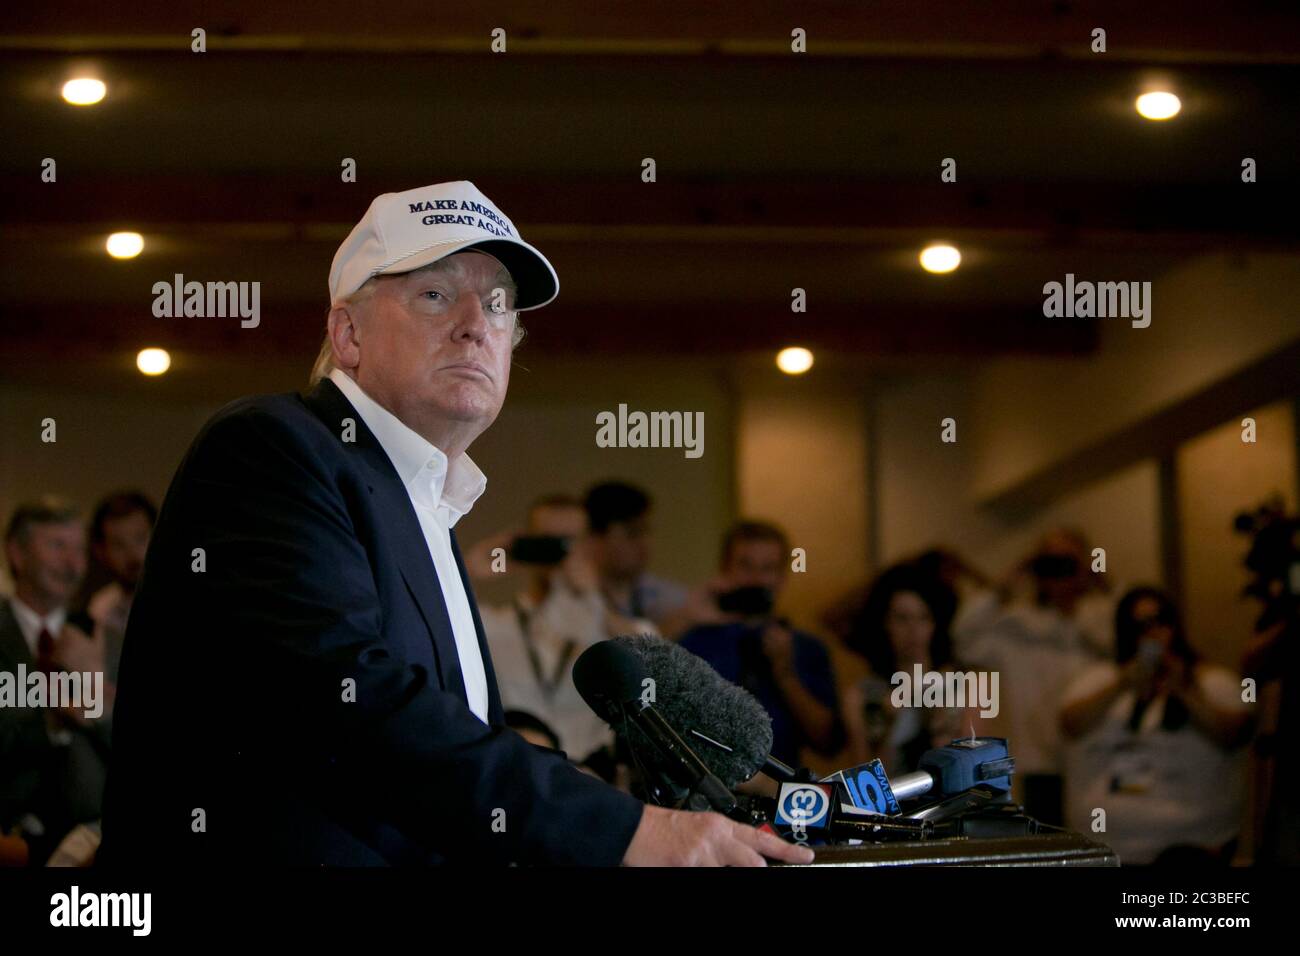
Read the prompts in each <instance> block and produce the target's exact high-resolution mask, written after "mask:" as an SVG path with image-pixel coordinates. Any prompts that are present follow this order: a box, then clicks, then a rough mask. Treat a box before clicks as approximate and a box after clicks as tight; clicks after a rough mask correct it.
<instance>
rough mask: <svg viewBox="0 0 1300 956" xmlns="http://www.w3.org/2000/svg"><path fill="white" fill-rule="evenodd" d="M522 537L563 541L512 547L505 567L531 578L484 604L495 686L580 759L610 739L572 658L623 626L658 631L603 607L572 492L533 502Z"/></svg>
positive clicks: (510, 706) (627, 630) (509, 705)
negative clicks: (534, 549)
mask: <svg viewBox="0 0 1300 956" xmlns="http://www.w3.org/2000/svg"><path fill="white" fill-rule="evenodd" d="M526 536H527V537H526V538H525V539H524V540H528V539H533V540H538V541H539V543H540V544H543V545H544V544H546V543H548V542H547V541H544V540H542V539H549V541H554V542H565V545H564V547H567V549H568V550H567V553H563V554H561V553H560V549H557V552H556V553H555V554H553V555H549V554H541V553H537V554H532V555H530V554H528V553H527V551H526V550H523V551H515V549H514V548H513V547H512V548H511V551H512V552H514V553H512V554H511V555H509V556H508V558H507V566H506V570H507V571H510V570H512V569H513V568H514V567H515V566H520V567H522V568H524V569H525V570H526V572H527V581H526V583H525V585H524V587H522V588H521V589H520V590H519V592H518V593H517V594H516V595H515V597H514V599H513V600H512V601H511V602H510V603H509V604H505V605H501V606H499V607H489V606H484V607H482V608H481V609H480V610H481V612H482V615H483V628H484V631H485V632H486V634H487V639H488V644H489V646H490V647H491V648H492V663H493V666H494V667H495V668H496V674H497V686H498V687H500V688H501V701H502V704H503V705H504V706H505V707H506V709H507V710H518V711H524V712H525V713H528V714H531V715H533V716H534V717H536V718H538V719H539V720H541V721H542V722H543V723H545V724H547V725H548V726H549V727H550V728H551V729H552V730H553V731H554V732H555V734H556V736H557V737H559V740H560V748H561V749H562V750H564V751H565V753H567V754H568V755H569V757H570V758H571V759H573V760H576V761H579V762H581V761H583V760H584V759H585V758H587V757H589V756H591V754H592V753H593V752H594V751H596V750H598V749H600V748H602V747H604V746H606V745H607V744H609V743H611V742H612V734H611V732H610V729H609V725H608V724H606V723H605V721H604V720H603V719H601V718H600V717H598V716H597V715H596V713H595V712H594V711H593V710H592V709H591V707H589V706H588V705H587V703H586V701H584V700H583V699H582V697H581V695H580V694H579V693H578V691H577V688H576V687H574V684H573V662H574V660H576V659H577V657H578V655H579V654H581V653H582V652H583V651H584V650H586V649H587V648H588V647H590V646H591V645H592V644H594V643H596V642H598V641H603V640H605V639H607V638H611V637H616V636H618V635H620V634H646V633H655V629H654V625H653V624H651V623H650V622H649V621H643V620H636V619H633V618H626V617H623V616H622V615H620V614H617V613H616V612H614V611H612V610H610V609H609V608H608V607H606V605H605V602H604V601H603V600H602V598H601V594H600V589H599V585H598V579H597V576H596V570H595V567H594V566H593V564H592V562H591V559H590V557H589V556H588V553H587V545H588V539H587V514H586V510H585V509H584V508H583V505H582V502H581V501H579V500H578V499H577V498H574V497H570V496H568V495H549V496H547V497H544V498H540V499H538V500H537V501H535V502H534V503H533V505H532V507H531V508H529V510H528V521H527V524H526Z"/></svg>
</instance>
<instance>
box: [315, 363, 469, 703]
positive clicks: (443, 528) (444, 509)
mask: <svg viewBox="0 0 1300 956" xmlns="http://www.w3.org/2000/svg"><path fill="white" fill-rule="evenodd" d="M330 381H331V382H333V383H334V384H335V385H337V386H338V387H339V390H340V391H341V392H343V394H344V396H345V397H346V398H347V400H348V401H349V402H351V403H352V407H353V408H355V409H356V410H357V414H358V415H360V416H361V420H362V421H363V422H365V424H366V427H367V428H369V429H370V431H371V432H373V433H374V436H375V438H377V439H378V440H379V444H380V445H381V446H382V447H383V449H384V451H385V452H386V453H387V454H388V458H389V460H390V461H391V462H392V463H393V468H395V469H396V470H397V476H398V477H399V478H401V480H402V484H403V485H405V486H406V493H407V494H408V495H409V496H410V498H411V506H412V507H413V508H414V509H415V516H416V518H418V519H419V522H420V530H421V531H422V532H424V540H425V542H426V543H427V544H428V546H429V556H430V557H432V558H433V567H434V570H436V571H437V572H438V583H439V584H441V585H442V597H443V600H444V601H445V602H446V605H447V615H448V617H450V618H451V630H452V634H453V635H454V636H455V638H456V654H457V656H458V657H459V658H460V672H461V676H462V677H463V678H464V680H465V695H466V697H467V699H468V701H469V709H470V710H471V711H472V712H473V713H474V716H476V717H478V719H479V720H481V721H483V722H484V723H487V712H488V687H487V671H486V670H485V668H484V666H483V655H482V653H481V652H480V651H479V646H478V635H477V634H476V633H475V631H474V616H473V614H472V612H471V611H470V606H469V595H467V594H466V593H465V586H464V584H463V583H462V582H461V579H460V571H459V570H458V569H457V567H456V558H455V555H454V554H452V550H451V529H452V527H453V526H454V525H455V524H456V522H457V521H459V520H460V519H461V518H462V517H463V516H464V515H465V514H467V513H468V512H469V510H470V508H472V507H473V506H474V502H475V501H477V500H478V497H479V495H481V494H483V489H484V488H486V487H487V477H486V476H485V475H484V474H483V472H482V471H480V470H479V467H478V466H477V465H475V464H474V462H473V461H471V460H470V457H469V455H467V454H463V453H462V454H461V455H459V456H458V457H457V458H456V459H455V461H452V462H448V461H447V456H446V455H445V454H444V453H443V452H442V450H441V449H439V448H438V447H437V446H436V445H434V444H433V443H431V442H429V441H427V440H426V439H425V438H424V437H423V436H421V435H420V434H419V433H418V432H415V431H414V430H412V429H411V428H409V427H407V426H406V425H405V424H404V423H403V422H402V421H401V419H399V418H398V417H397V416H396V415H394V414H393V413H392V412H390V411H389V410H388V409H386V408H384V407H383V406H382V405H380V404H379V403H378V402H376V401H375V400H374V399H372V398H371V397H370V396H369V395H367V394H366V393H365V392H364V391H362V390H361V386H360V385H358V384H357V383H356V382H354V381H353V380H352V379H351V378H349V377H348V375H347V374H346V373H344V372H343V371H342V370H340V369H334V370H333V371H331V372H330Z"/></svg>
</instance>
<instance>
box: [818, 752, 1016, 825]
mask: <svg viewBox="0 0 1300 956" xmlns="http://www.w3.org/2000/svg"><path fill="white" fill-rule="evenodd" d="M1015 763H1016V762H1015V759H1014V758H1013V757H1011V756H1010V754H1009V753H1008V750H1007V741H1006V738H1004V737H966V738H962V739H958V740H954V741H952V742H951V743H950V744H948V745H947V746H945V747H935V748H934V749H932V750H927V751H926V752H925V753H924V754H922V756H921V761H920V764H919V766H918V769H917V770H916V771H915V772H913V773H905V774H903V775H902V776H900V777H898V778H897V779H895V780H892V781H891V780H890V779H889V776H888V774H886V773H885V768H884V765H883V764H882V763H881V762H880V760H878V759H877V760H873V761H871V762H870V763H867V764H863V765H861V766H858V767H853V768H850V769H848V770H841V771H838V772H837V773H833V774H831V775H830V776H829V777H826V778H824V780H823V782H826V783H835V784H836V785H837V789H840V788H842V792H843V793H845V794H847V795H848V799H849V803H850V804H851V805H852V806H854V807H857V808H858V809H860V810H868V811H870V812H872V813H883V814H896V813H898V812H899V806H898V803H899V801H900V800H908V799H910V798H912V797H919V796H922V795H924V794H927V793H929V792H930V791H932V790H933V791H935V792H936V794H937V795H938V796H939V797H941V798H944V797H951V796H955V795H957V794H959V793H964V792H965V791H967V790H971V789H973V788H975V787H977V786H980V785H984V786H988V787H991V788H992V789H994V790H999V791H1007V790H1010V789H1011V777H1010V774H1011V773H1012V772H1013V771H1014V769H1015Z"/></svg>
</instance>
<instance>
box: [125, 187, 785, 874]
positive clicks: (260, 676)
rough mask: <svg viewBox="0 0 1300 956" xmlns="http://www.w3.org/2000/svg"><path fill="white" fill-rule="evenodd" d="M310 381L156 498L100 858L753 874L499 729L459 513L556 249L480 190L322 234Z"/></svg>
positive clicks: (726, 847) (376, 205) (699, 819)
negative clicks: (318, 326) (542, 245)
mask: <svg viewBox="0 0 1300 956" xmlns="http://www.w3.org/2000/svg"><path fill="white" fill-rule="evenodd" d="M329 286H330V300H331V309H330V312H329V320H328V334H327V338H326V342H325V345H324V346H323V348H322V350H321V356H320V358H319V359H318V361H317V367H316V369H315V370H314V372H313V378H314V379H315V380H316V381H315V384H314V388H313V389H312V390H311V391H310V392H309V393H307V394H305V395H292V394H290V395H276V396H257V397H252V398H247V399H242V400H240V401H237V402H235V403H233V404H231V405H228V406H227V407H226V408H224V409H222V410H221V411H220V412H218V413H217V415H216V416H215V417H214V418H213V419H212V420H211V421H210V422H209V423H208V424H207V425H206V426H205V427H204V429H203V431H202V432H201V433H200V435H199V437H198V438H197V439H196V440H195V443H194V445H193V446H192V447H191V449H190V451H189V453H188V454H187V456H186V458H185V460H184V461H183V462H182V463H181V466H180V469H179V471H178V472H177V474H176V477H175V478H174V480H173V482H172V486H171V489H170V490H169V491H168V494H167V499H166V501H165V502H164V504H163V508H162V512H161V514H160V516H159V519H158V524H157V527H156V530H155V532H154V537H153V539H152V542H151V544H150V547H149V552H148V556H147V558H146V562H145V570H144V574H143V577H142V580H141V583H140V586H139V591H138V593H137V596H136V599H135V603H134V606H133V608H132V613H131V618H130V622H129V624H128V629H127V635H126V641H125V645H124V650H123V658H122V664H121V674H120V682H119V686H118V697H117V705H116V714H115V724H116V726H115V734H114V747H115V752H114V759H115V764H114V766H113V767H112V769H111V771H110V779H109V784H108V793H107V796H106V800H105V802H106V809H105V820H104V844H103V847H102V849H101V852H100V863H101V864H109V865H112V864H114V863H120V862H124V861H129V862H131V863H132V864H140V863H145V862H154V863H181V864H187V863H189V864H195V863H202V864H205V865H212V864H217V865H221V864H236V863H243V862H250V861H253V860H258V861H266V862H274V863H287V864H333V865H358V864H362V865H364V864H379V865H382V864H406V863H430V862H443V861H449V862H450V861H468V862H483V861H487V862H494V861H495V862H503V863H504V862H522V863H529V862H538V863H571V864H593V865H602V864H603V865H612V864H618V863H627V864H649V865H671V864H723V865H727V864H731V865H747V864H752V865H759V864H762V863H763V862H764V857H765V856H767V857H771V858H774V859H779V860H784V861H799V862H807V861H808V860H810V859H811V853H810V851H808V850H806V849H805V848H802V847H796V846H793V845H791V844H788V843H785V842H783V841H781V840H780V839H778V838H777V837H775V836H773V835H772V834H770V833H766V832H762V831H759V830H755V829H753V828H750V827H745V826H742V825H740V824H738V823H735V822H733V821H730V820H727V819H725V818H724V817H722V816H719V815H717V814H712V813H685V812H680V811H673V810H665V809H662V808H659V807H652V806H643V805H642V804H640V803H639V802H638V801H636V800H634V799H633V798H632V797H630V796H628V795H627V794H624V793H621V792H620V791H618V790H615V789H613V788H612V787H609V786H607V785H605V784H603V783H601V782H600V781H598V780H596V779H594V778H592V777H590V776H588V775H586V774H583V773H581V772H580V771H578V770H576V769H575V768H574V767H573V766H571V765H570V764H569V763H568V761H566V760H565V759H563V756H562V755H559V754H557V753H555V752H550V751H545V750H542V749H539V748H537V747H534V746H533V745H531V744H529V743H527V742H525V741H524V739H523V738H522V737H520V736H518V735H517V734H515V733H514V732H513V731H511V730H509V729H507V728H505V727H504V725H503V715H502V708H501V702H500V698H499V695H498V693H497V688H496V682H495V680H494V677H493V672H492V661H491V658H490V655H489V654H488V649H487V645H486V643H485V641H484V637H483V627H482V623H481V622H480V620H479V616H478V612H477V608H476V607H475V603H474V599H473V595H472V592H471V590H470V586H469V581H468V578H467V577H466V574H465V570H464V564H463V562H462V561H461V556H460V551H459V548H458V546H457V544H456V537H455V532H454V531H453V530H452V529H453V526H454V525H455V524H456V522H457V520H459V518H461V517H462V516H463V515H464V514H465V513H466V512H468V511H469V510H470V508H471V507H472V506H473V504H474V502H475V500H476V499H477V498H478V497H479V495H481V494H482V493H483V490H484V487H485V485H486V481H487V479H486V478H485V476H484V475H483V473H482V472H481V471H480V470H479V469H478V468H477V467H476V466H475V465H474V463H473V461H471V460H470V458H469V456H468V455H467V454H466V449H467V448H468V447H469V446H470V444H471V443H472V442H473V441H474V439H475V438H477V437H478V435H480V434H481V433H482V432H483V431H484V430H485V429H486V428H488V426H490V425H491V424H492V422H493V421H494V420H495V419H496V416H497V414H498V412H500V410H501V405H502V403H503V402H504V400H505V396H506V387H507V385H508V383H509V378H510V361H511V353H512V350H513V348H514V346H515V345H517V344H518V342H519V339H520V338H521V337H522V330H521V328H520V327H519V325H518V317H517V313H519V312H521V311H524V310H527V309H535V308H538V307H540V306H542V305H545V304H546V303H548V302H550V301H551V300H552V299H554V298H555V296H556V294H557V293H558V291H559V282H558V280H557V278H556V275H555V270H554V269H553V268H551V265H550V263H549V262H547V261H546V259H545V258H544V257H543V256H542V255H541V253H539V252H538V251H537V250H536V249H534V248H533V247H532V246H530V245H528V244H527V243H525V242H524V241H523V240H522V239H521V238H520V236H519V233H518V230H516V229H515V227H514V224H513V223H511V221H510V220H509V219H508V218H507V217H506V216H505V215H504V214H503V213H502V212H501V211H500V210H499V209H497V208H496V206H494V205H493V203H492V202H491V201H490V200H489V199H488V198H487V197H486V196H484V195H483V194H482V193H481V192H479V191H478V190H477V189H476V188H475V187H474V185H473V184H472V183H469V182H451V183H440V184H438V185H434V186H427V187H423V188H420V189H413V190H408V191H407V192H402V193H388V194H385V195H382V196H379V197H378V198H376V199H375V200H374V202H373V203H371V205H370V208H369V209H368V210H367V212H366V214H365V216H364V217H363V218H362V220H361V222H359V223H358V224H357V226H356V227H355V228H354V229H353V230H352V232H351V234H350V235H349V236H348V238H347V239H346V240H345V241H344V242H343V244H342V246H340V247H339V250H338V253H337V254H336V255H335V257H334V264H333V267H332V268H331V270H330V277H329Z"/></svg>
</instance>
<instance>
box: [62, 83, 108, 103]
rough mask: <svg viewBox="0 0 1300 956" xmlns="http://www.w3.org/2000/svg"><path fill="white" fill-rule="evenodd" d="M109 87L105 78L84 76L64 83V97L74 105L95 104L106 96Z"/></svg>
mask: <svg viewBox="0 0 1300 956" xmlns="http://www.w3.org/2000/svg"><path fill="white" fill-rule="evenodd" d="M107 92H108V87H107V86H105V85H104V81H103V80H96V79H94V78H93V77H89V76H82V77H78V78H77V79H75V80H68V82H66V83H64V84H63V98H64V99H65V100H67V101H68V102H69V103H71V104H72V105H73V106H93V105H94V104H95V103H98V102H99V101H100V100H102V99H103V98H104V95H105V94H106V93H107Z"/></svg>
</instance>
